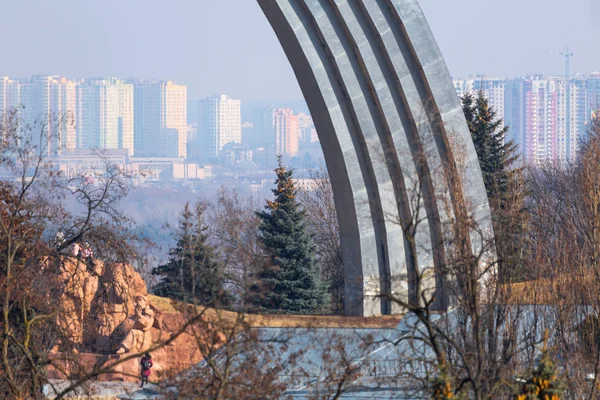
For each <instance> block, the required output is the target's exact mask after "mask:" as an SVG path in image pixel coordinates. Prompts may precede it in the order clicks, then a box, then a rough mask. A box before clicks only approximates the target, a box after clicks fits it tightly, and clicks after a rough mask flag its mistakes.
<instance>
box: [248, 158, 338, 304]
mask: <svg viewBox="0 0 600 400" xmlns="http://www.w3.org/2000/svg"><path fill="white" fill-rule="evenodd" d="M278 162H279V166H278V167H277V168H276V169H275V173H276V174H277V180H276V181H275V184H276V188H275V189H273V190H272V191H273V194H274V195H275V199H274V200H273V201H267V205H266V206H265V210H264V211H261V212H258V213H257V215H258V216H259V217H260V219H261V224H260V232H261V236H262V242H263V245H264V248H265V250H266V252H267V254H268V258H267V262H266V263H265V265H264V267H263V268H262V269H261V271H259V272H258V274H257V276H256V280H255V283H254V284H253V287H252V288H251V290H250V302H251V303H252V304H253V305H254V306H255V307H256V308H258V309H259V310H260V311H263V312H264V311H266V312H269V311H271V312H280V313H285V314H313V313H319V312H323V311H324V310H325V309H326V307H327V306H328V304H329V300H328V299H327V293H326V288H325V285H324V284H323V282H322V280H321V279H320V271H319V266H318V264H317V262H316V258H315V245H314V243H313V238H312V236H311V235H310V234H309V232H308V228H307V226H306V224H305V220H304V212H303V211H302V210H301V209H300V207H299V205H298V202H297V200H296V190H295V188H294V182H293V180H292V171H291V170H286V169H285V167H284V166H283V165H282V161H281V157H280V158H279V159H278Z"/></svg>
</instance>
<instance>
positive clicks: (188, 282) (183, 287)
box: [152, 203, 231, 307]
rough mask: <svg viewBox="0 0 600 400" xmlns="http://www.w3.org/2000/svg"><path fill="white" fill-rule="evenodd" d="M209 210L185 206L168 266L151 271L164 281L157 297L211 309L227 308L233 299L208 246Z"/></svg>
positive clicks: (161, 282) (157, 286)
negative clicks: (207, 211)
mask: <svg viewBox="0 0 600 400" xmlns="http://www.w3.org/2000/svg"><path fill="white" fill-rule="evenodd" d="M205 210H206V207H205V206H204V205H202V204H201V203H197V204H196V206H195V207H194V208H192V207H190V205H189V203H186V205H185V206H184V209H183V211H182V212H181V217H180V221H179V232H178V235H177V236H178V237H177V245H176V246H175V248H173V249H171V251H170V252H169V255H170V258H169V262H167V263H166V264H164V265H160V266H158V267H156V268H154V269H153V270H152V274H153V275H157V276H160V277H161V278H162V279H161V281H160V282H159V283H158V284H157V285H155V286H154V288H153V291H154V293H155V294H156V295H158V296H163V297H168V298H171V299H176V300H181V301H185V302H194V303H197V304H202V305H205V306H211V307H225V306H228V305H229V304H230V303H231V296H230V295H229V294H227V293H226V292H225V290H224V288H223V286H224V283H225V276H224V273H223V268H222V266H221V264H220V263H219V261H218V260H217V257H216V254H215V250H214V248H213V247H212V246H211V245H210V244H209V243H208V235H207V234H206V230H207V227H206V225H205V224H204V213H205Z"/></svg>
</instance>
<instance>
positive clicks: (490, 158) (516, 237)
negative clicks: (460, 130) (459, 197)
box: [461, 91, 528, 282]
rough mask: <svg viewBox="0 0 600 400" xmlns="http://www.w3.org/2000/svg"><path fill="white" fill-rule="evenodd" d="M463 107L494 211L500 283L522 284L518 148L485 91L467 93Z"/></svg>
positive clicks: (522, 219) (524, 237) (522, 217)
mask: <svg viewBox="0 0 600 400" xmlns="http://www.w3.org/2000/svg"><path fill="white" fill-rule="evenodd" d="M461 100H462V106H463V112H464V114H465V118H466V120H467V125H468V126H469V131H470V132H471V137H472V139H473V144H474V145H475V150H476V152H477V157H478V159H479V165H480V167H481V173H482V175H483V182H484V184H485V189H486V192H487V195H488V200H489V204H490V207H491V210H492V222H493V226H494V234H495V239H496V243H495V244H496V250H497V254H498V261H499V267H498V272H499V278H500V280H501V281H504V282H508V281H521V280H523V279H525V275H526V272H527V271H526V270H527V267H526V263H525V260H526V258H527V257H526V255H525V254H526V252H527V251H528V247H527V235H526V234H525V232H526V229H527V228H526V225H527V220H528V215H527V213H526V210H525V195H524V190H523V178H522V174H521V169H520V168H517V166H516V162H517V160H518V155H517V146H516V144H515V143H514V142H512V141H509V140H507V138H506V134H507V132H508V126H504V123H503V121H502V119H498V118H496V111H495V110H494V109H493V108H492V107H490V105H489V102H488V100H487V99H486V98H485V96H484V93H483V91H479V92H478V93H477V96H476V97H474V96H473V95H472V94H470V93H467V94H465V95H464V96H463V97H462V99H461Z"/></svg>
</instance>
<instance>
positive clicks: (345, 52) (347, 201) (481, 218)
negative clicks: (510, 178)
mask: <svg viewBox="0 0 600 400" xmlns="http://www.w3.org/2000/svg"><path fill="white" fill-rule="evenodd" d="M257 1H258V3H259V4H260V6H261V7H262V9H263V12H264V13H265V15H266V17H267V19H268V20H269V22H270V24H271V25H272V27H273V29H274V30H275V33H276V35H277V37H278V38H279V41H280V42H281V45H282V47H283V49H284V51H285V53H286V55H287V57H288V59H289V61H290V63H291V65H292V68H293V69H294V73H295V74H296V77H297V79H298V82H299V84H300V87H301V89H302V92H303V94H304V97H305V99H306V101H307V103H308V106H309V108H310V111H311V114H312V116H313V119H314V122H315V126H316V129H317V132H318V134H319V139H320V141H321V146H322V147H323V153H324V155H325V162H326V164H327V169H328V171H329V175H330V178H331V183H332V187H333V190H334V197H335V204H336V210H337V214H338V220H339V224H340V232H341V236H342V249H343V258H344V268H345V299H346V310H345V311H346V314H347V315H364V316H367V315H378V314H389V313H393V312H396V311H400V310H396V309H395V308H394V307H393V305H391V304H389V302H386V301H384V300H382V299H381V297H379V296H378V295H379V294H380V293H393V294H394V295H396V296H399V297H402V298H404V299H406V300H408V301H417V296H416V293H415V288H414V285H413V283H412V281H413V280H414V277H415V274H416V272H417V271H422V270H424V269H425V268H433V269H434V270H436V271H440V270H441V269H442V268H443V266H444V262H445V257H446V253H447V251H448V250H447V249H445V246H444V238H445V237H446V236H447V235H446V232H444V226H445V224H446V223H447V222H448V221H450V220H451V219H452V218H454V216H455V215H462V214H464V213H469V212H470V211H471V210H473V211H474V212H475V218H476V219H477V221H478V222H479V228H480V229H479V231H480V232H483V235H475V234H474V235H471V237H470V239H471V243H472V248H473V251H479V250H480V249H481V248H482V247H483V245H484V242H486V241H488V240H490V241H491V240H492V238H493V232H492V228H491V218H490V212H489V206H488V202H487V196H486V192H485V187H484V185H483V179H482V176H481V171H480V169H479V162H478V160H477V155H476V153H475V148H474V146H473V143H472V141H471V138H470V134H469V131H468V128H467V126H466V123H465V121H464V116H463V114H462V108H461V105H460V102H459V100H458V97H457V96H456V93H455V91H454V87H453V85H452V81H451V78H450V75H449V73H448V70H447V68H446V65H445V63H444V60H443V58H442V55H441V53H440V51H439V49H438V47H437V44H436V42H435V40H434V38H433V35H432V33H431V30H430V29H429V26H428V24H427V21H426V20H425V16H424V15H423V13H422V11H421V9H420V7H419V5H418V3H417V1H416V0H257ZM455 159H460V161H461V166H459V165H457V163H456V160H455ZM463 166H464V167H465V168H463ZM459 169H460V170H461V173H458V170H459ZM463 173H464V174H463ZM459 175H460V179H459V180H460V182H457V183H458V186H457V187H459V190H451V189H450V187H449V184H448V181H447V180H445V179H444V176H450V177H452V179H454V178H455V177H457V176H459ZM451 186H452V187H455V186H454V185H453V184H452V185H451ZM415 192H418V193H419V195H422V196H423V197H422V198H421V197H420V196H415ZM416 219H419V220H421V219H422V221H421V222H420V223H419V224H418V225H417V227H416V229H414V230H411V229H409V228H410V227H411V223H412V224H413V225H414V222H415V220H416ZM436 276H437V277H436V279H435V281H432V282H430V284H431V285H432V286H433V285H435V288H436V293H437V299H438V301H439V303H438V306H439V307H440V308H443V307H445V305H446V294H445V289H444V288H445V282H444V279H443V274H437V275H436Z"/></svg>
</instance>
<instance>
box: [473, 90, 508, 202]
mask: <svg viewBox="0 0 600 400" xmlns="http://www.w3.org/2000/svg"><path fill="white" fill-rule="evenodd" d="M461 101H462V107H463V112H464V114H465V118H466V119H467V125H468V126H469V131H470V132H471V137H472V139H473V144H474V145H475V151H476V152H477V157H478V158H479V165H480V166H481V173H482V175H483V181H484V184H485V188H486V191H487V194H488V197H489V198H490V199H499V198H501V197H502V194H503V193H506V190H507V185H508V180H509V179H510V174H511V173H512V172H511V171H512V170H513V169H514V167H515V165H514V164H515V162H516V161H517V159H518V156H517V154H516V150H517V146H516V145H515V143H514V142H513V141H508V140H507V139H506V134H507V133H508V126H504V121H502V119H497V118H496V111H495V110H494V109H493V108H492V107H490V105H489V102H488V100H487V99H486V98H485V96H484V93H483V91H481V90H480V91H479V92H478V93H477V97H474V96H473V95H472V94H471V93H466V94H465V95H464V96H463V97H462V99H461Z"/></svg>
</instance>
